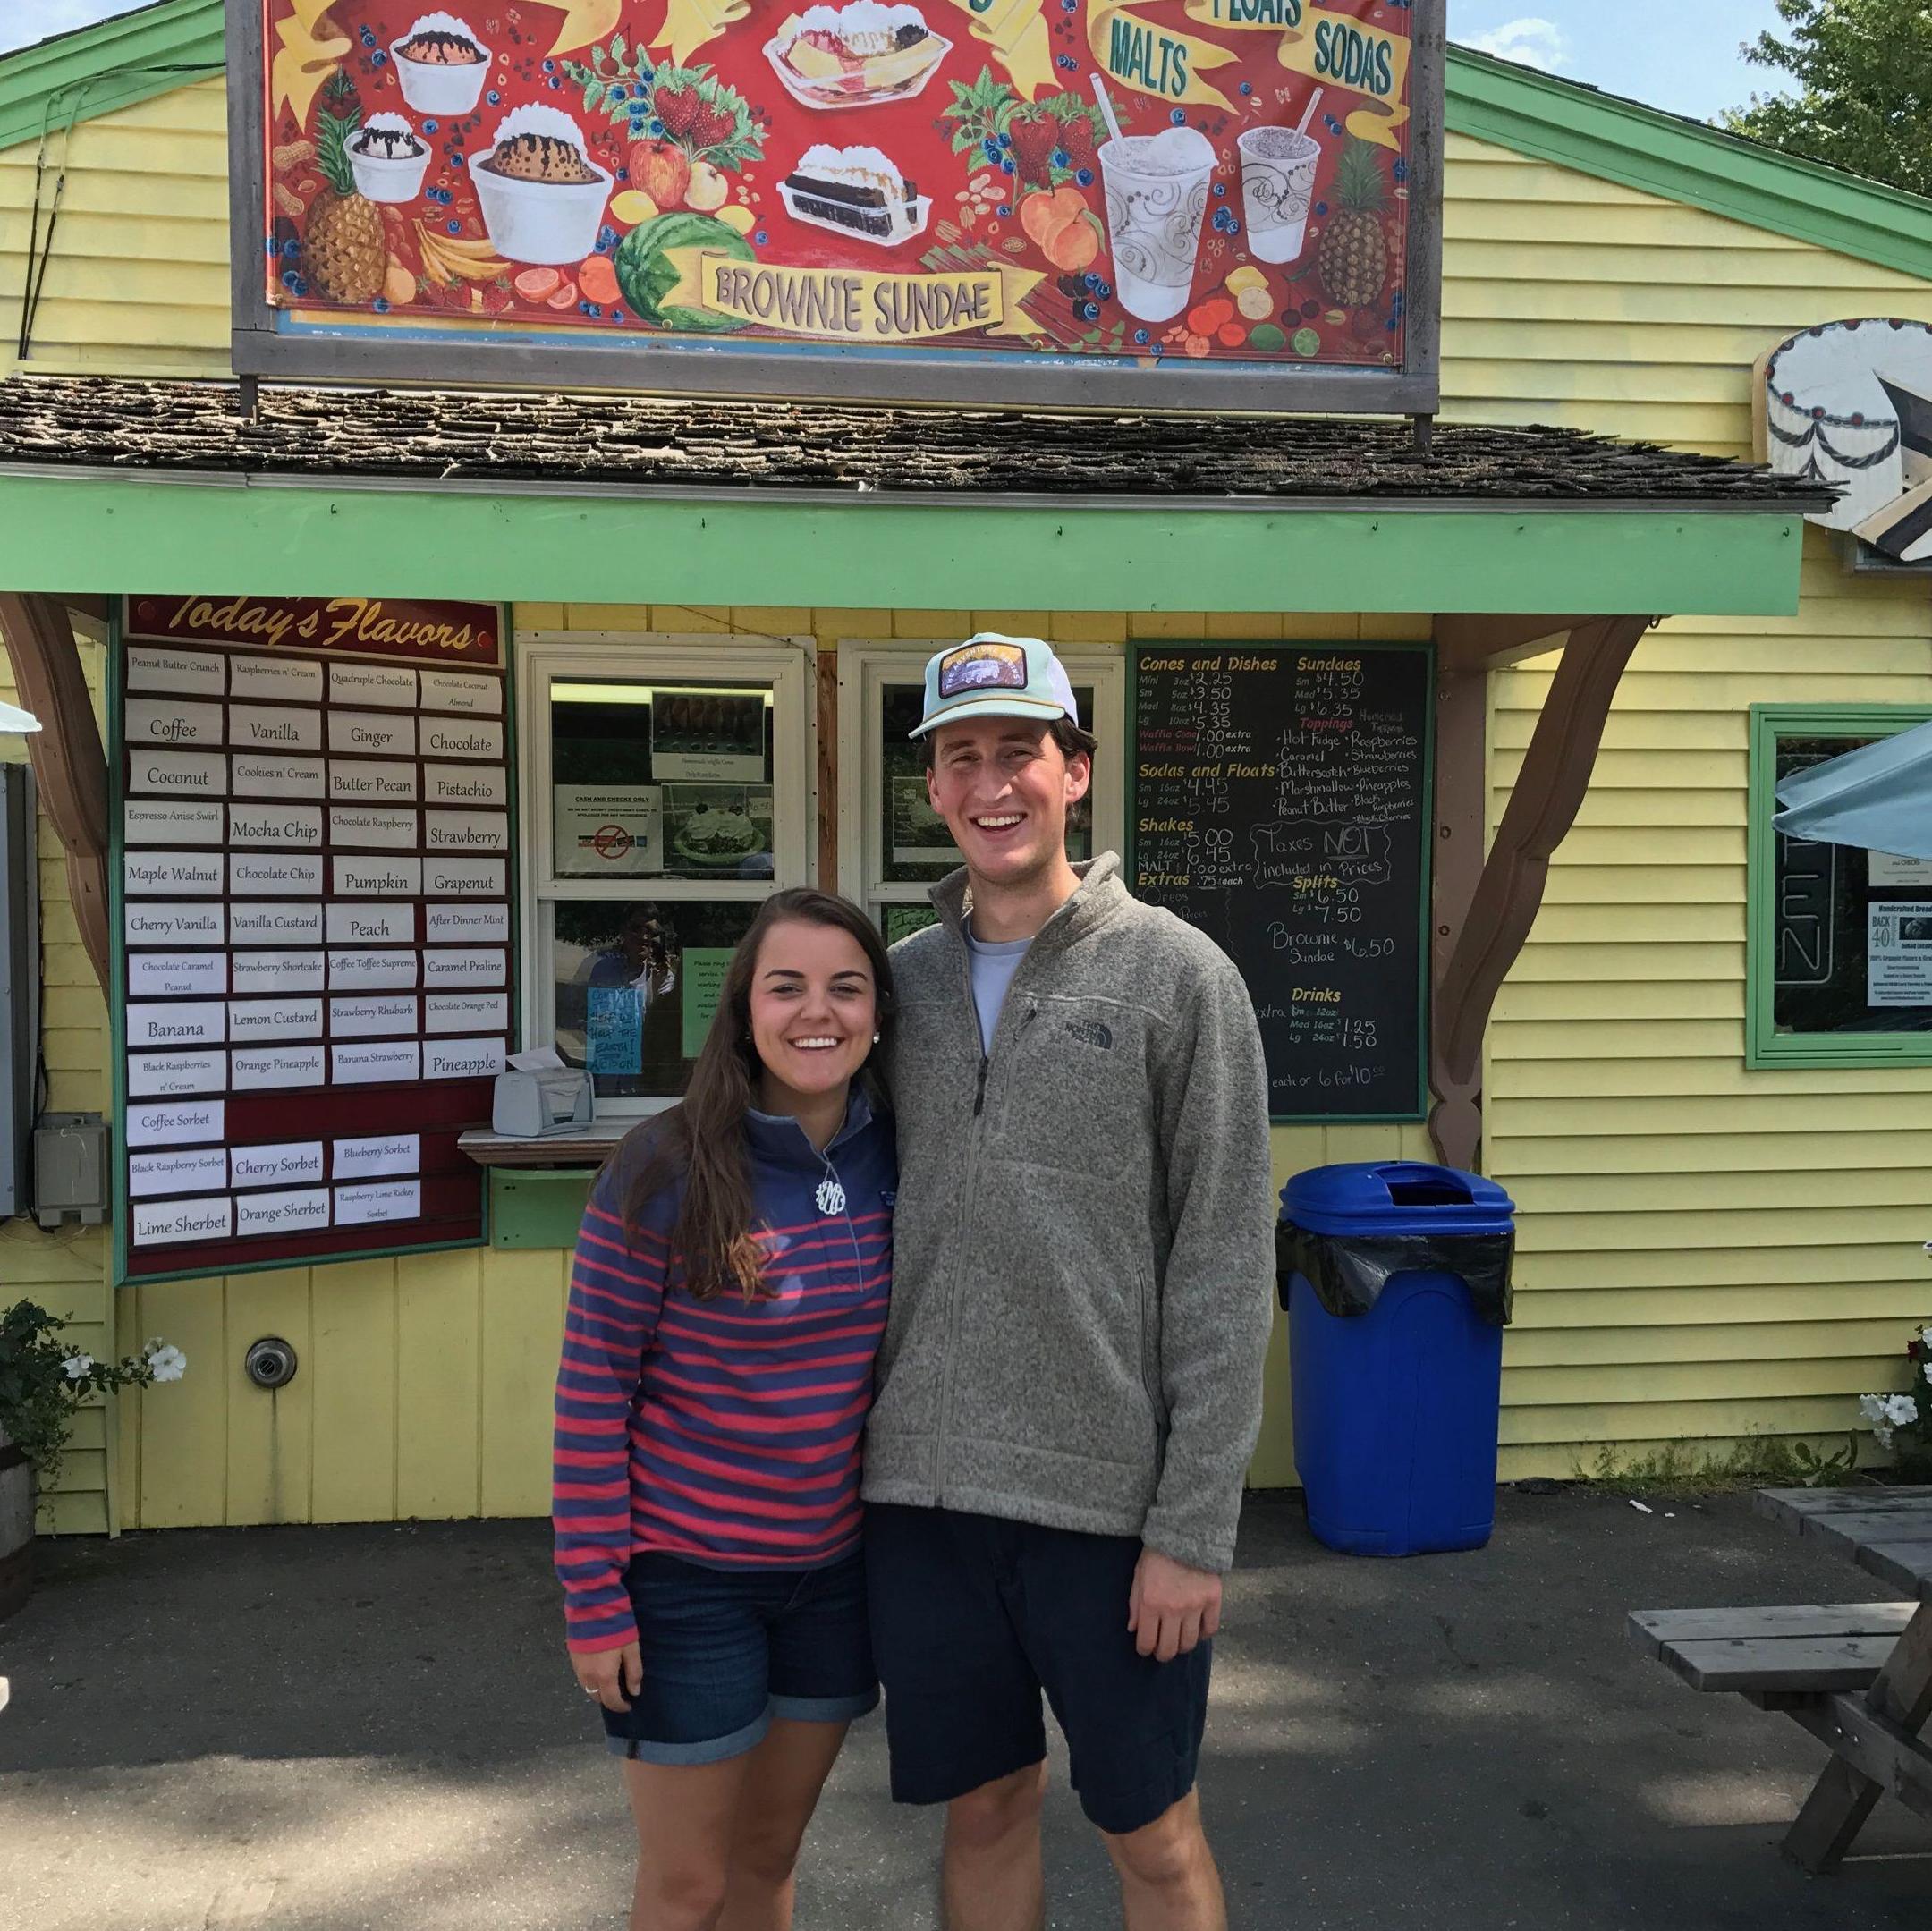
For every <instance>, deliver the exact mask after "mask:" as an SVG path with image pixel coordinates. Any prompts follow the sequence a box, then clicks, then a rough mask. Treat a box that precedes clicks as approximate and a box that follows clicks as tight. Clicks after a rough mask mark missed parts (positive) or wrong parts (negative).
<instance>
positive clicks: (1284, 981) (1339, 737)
mask: <svg viewBox="0 0 1932 1931" xmlns="http://www.w3.org/2000/svg"><path fill="white" fill-rule="evenodd" d="M1429 690H1430V685H1429V659H1428V653H1427V652H1426V651H1424V650H1419V649H1401V648H1381V649H1377V648H1372V647H1367V646H1363V647H1353V646H1351V647H1343V648H1308V647H1302V646H1292V647H1288V648H1279V649H1276V648H1267V647H1255V646H1245V645H1241V646H1231V645H1221V646H1177V645H1165V646H1160V647H1150V648H1146V649H1143V650H1141V651H1139V652H1137V653H1136V658H1135V664H1134V686H1133V703H1134V728H1133V787H1132V800H1133V802H1132V807H1131V814H1130V821H1131V834H1130V840H1129V850H1130V852H1131V857H1130V860H1129V872H1130V877H1131V881H1132V885H1133V888H1134V891H1135V893H1136V894H1138V895H1139V896H1140V897H1141V898H1144V899H1147V900H1148V901H1150V902H1152V903H1154V904H1157V905H1165V906H1166V907H1168V908H1169V910H1172V911H1174V912H1175V913H1177V914H1178V915H1179V916H1180V917H1181V918H1182V919H1186V920H1187V921H1188V923H1189V924H1190V925H1192V926H1196V927H1199V929H1200V930H1201V931H1203V932H1205V933H1207V934H1208V936H1209V937H1210V938H1212V939H1213V940H1214V941H1215V943H1216V944H1217V945H1219V946H1220V947H1221V948H1222V950H1223V951H1224V952H1225V953H1227V954H1228V956H1229V957H1230V958H1232V959H1233V961H1234V963H1235V964H1236V965H1237V966H1238V967H1239V968H1240V970H1241V976H1242V978H1244V979H1246V981H1247V983H1248V989H1249V992H1250V995H1252V997H1253V999H1254V1004H1255V1013H1256V1016H1257V1018H1258V1020H1259V1021H1260V1025H1261V1038H1262V1044H1263V1046H1264V1048H1265V1050H1266V1052H1267V1071H1268V1111H1269V1113H1270V1114H1272V1115H1273V1116H1274V1117H1275V1119H1277V1120H1297V1119H1355V1120H1361V1119H1385V1120H1386V1119H1417V1118H1419V1117H1420V1116H1421V1115H1422V1113H1423V1111H1424V1108H1425V1102H1426V1088H1425V1085H1424V1078H1425V1072H1426V1068H1425V1065H1424V1039H1423V1027H1422V999H1423V990H1424V987H1425V985H1426V979H1425V977H1424V971H1425V961H1426V959H1427V948H1426V929H1425V923H1424V921H1425V917H1426V892H1427V886H1428V869H1427V864H1428V861H1427V857H1426V850H1427V840H1426V828H1427V823H1428V809H1429V742H1428V734H1429V722H1430V716H1431V710H1430V702H1429Z"/></svg>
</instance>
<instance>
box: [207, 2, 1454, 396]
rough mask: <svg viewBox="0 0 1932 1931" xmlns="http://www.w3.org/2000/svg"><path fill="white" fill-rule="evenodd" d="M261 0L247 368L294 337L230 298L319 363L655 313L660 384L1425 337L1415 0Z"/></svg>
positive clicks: (1145, 367)
mask: <svg viewBox="0 0 1932 1931" xmlns="http://www.w3.org/2000/svg"><path fill="white" fill-rule="evenodd" d="M261 4H262V19H261V21H260V23H259V24H260V27H261V29H262V31H261V33H260V36H259V39H258V50H259V56H260V57H259V60H258V62H256V63H254V64H252V65H251V64H248V63H246V62H243V63H237V64H234V66H235V68H236V80H235V85H236V87H237V88H238V89H249V90H251V97H250V98H249V99H248V100H247V101H246V102H245V103H243V104H241V105H245V106H246V107H247V109H248V110H249V111H248V112H247V113H245V114H237V116H236V121H237V125H238V139H239V140H242V142H244V143H245V144H246V146H245V148H244V151H243V152H242V154H241V155H239V156H238V160H240V161H241V162H242V163H243V164H244V165H245V166H246V168H247V174H248V179H249V181H250V191H251V192H255V191H258V192H257V193H256V206H257V207H258V211H259V215H258V221H257V222H256V223H255V224H254V228H255V235H256V239H255V240H254V241H253V242H251V244H250V245H251V246H254V247H256V248H258V249H259V250H260V254H261V259H262V264H263V267H262V273H261V275H260V278H259V289H258V291H256V290H254V289H250V291H249V292H248V298H247V300H246V301H245V303H244V313H243V314H242V316H240V317H238V331H237V351H238V360H237V365H236V366H237V367H238V368H243V369H244V370H246V369H248V368H250V367H254V366H261V367H269V366H286V358H285V357H284V360H283V361H282V362H280V363H275V360H274V358H273V357H269V358H267V359H264V358H262V357H259V356H258V357H255V358H253V359H252V360H251V358H250V356H249V355H247V354H245V353H243V351H246V350H248V349H249V348H250V346H251V344H250V342H249V341H247V340H245V339H244V338H245V337H248V336H250V335H260V336H267V337H269V338H273V340H274V341H275V342H276V343H280V344H281V345H282V347H283V348H284V350H287V351H300V350H301V349H302V348H303V347H304V345H306V350H307V352H308V357H309V362H308V366H309V367H310V368H313V369H321V368H330V369H333V370H334V371H335V372H336V373H350V374H353V373H355V372H356V371H357V370H358V369H359V368H360V369H361V370H362V371H365V372H368V373H372V374H377V375H390V374H408V375H413V376H418V377H424V378H428V379H434V378H435V377H436V376H437V375H438V374H441V375H443V376H445V377H456V376H459V375H466V374H475V373H479V372H481V373H486V374H487V373H489V372H490V371H491V363H490V361H489V360H488V358H487V357H483V358H479V350H480V349H481V348H483V347H485V346H487V345H491V344H495V345H501V344H502V343H504V342H506V341H507V342H514V343H517V344H518V345H519V347H520V348H521V351H522V352H521V356H520V358H519V360H518V367H517V370H516V371H515V372H512V371H511V369H510V368H509V364H508V362H507V360H501V361H500V362H499V363H498V365H497V368H496V379H501V380H523V381H527V380H530V379H532V372H533V371H535V370H538V369H545V370H553V369H554V370H555V373H557V374H558V375H559V376H562V377H572V376H573V375H575V374H578V373H580V372H584V371H587V370H589V369H590V368H603V369H604V370H605V371H606V374H607V373H608V369H609V367H610V364H609V362H608V360H607V358H606V359H605V360H599V361H597V362H594V363H587V362H586V361H585V360H584V353H585V351H596V350H599V349H602V350H604V351H611V350H626V349H627V350H629V351H631V352H632V353H633V354H635V353H636V352H637V351H639V350H640V348H648V349H651V350H653V351H657V352H655V353H653V354H652V355H651V357H650V359H649V361H648V365H640V366H648V376H642V377H640V380H645V381H648V383H649V384H650V385H694V386H711V387H717V388H722V389H731V388H734V387H735V388H744V387H747V386H750V387H788V388H791V389H793V390H796V391H798V392H801V393H806V392H810V391H812V390H814V389H825V390H835V391H837V392H838V393H842V394H875V393H877V394H918V393H960V394H966V393H980V394H1002V393H1009V394H1021V393H1025V394H1039V395H1041V396H1043V397H1052V396H1054V395H1055V394H1058V395H1059V396H1061V397H1062V398H1063V399H1089V400H1099V399H1104V397H1105V394H1106V387H1105V382H1104V379H1103V378H1105V377H1108V376H1109V375H1111V376H1113V377H1116V378H1120V377H1126V378H1133V379H1132V380H1131V391H1130V393H1131V394H1133V395H1134V397H1135V399H1136V400H1137V401H1139V402H1148V401H1154V402H1159V401H1161V400H1170V401H1172V402H1174V403H1176V404H1192V403H1196V402H1200V401H1202V400H1203V399H1204V397H1203V394H1202V393H1201V391H1200V389H1199V387H1198V386H1196V385H1195V384H1196V383H1197V381H1198V378H1199V377H1202V376H1205V375H1212V374H1218V375H1221V376H1224V377H1225V376H1231V375H1233V374H1236V373H1239V374H1240V375H1241V376H1242V377H1244V379H1245V382H1246V384H1247V387H1246V388H1245V389H1244V390H1242V391H1241V392H1240V393H1241V394H1242V397H1243V400H1245V401H1246V402H1249V403H1250V404H1251V405H1252V406H1257V407H1263V408H1265V407H1267V406H1270V403H1271V402H1273V401H1274V400H1275V399H1276V397H1277V395H1278V394H1282V393H1285V392H1282V391H1281V388H1280V380H1279V378H1281V377H1284V376H1286V375H1292V373H1294V372H1296V371H1301V372H1302V373H1303V374H1304V375H1305V374H1306V373H1308V372H1309V371H1325V372H1330V373H1333V372H1336V371H1340V372H1344V373H1348V374H1352V376H1353V377H1356V378H1358V381H1357V383H1356V385H1354V387H1353V389H1352V391H1351V392H1350V393H1353V394H1357V395H1358V396H1359V398H1360V399H1361V400H1364V401H1367V400H1369V394H1370V392H1369V388H1367V387H1365V386H1363V383H1364V382H1367V381H1375V382H1376V385H1377V387H1381V388H1387V389H1388V390H1389V393H1390V394H1396V393H1397V392H1396V389H1395V387H1394V386H1393V385H1398V384H1400V383H1402V380H1403V379H1404V378H1414V377H1418V376H1419V375H1423V374H1426V375H1428V376H1429V377H1431V378H1432V377H1433V369H1432V368H1429V369H1428V370H1424V369H1423V368H1421V364H1422V362H1423V361H1424V360H1427V361H1428V362H1430V363H1432V362H1433V352H1434V338H1433V328H1432V327H1429V328H1424V329H1421V330H1416V329H1415V328H1413V326H1412V320H1413V318H1414V315H1415V312H1416V307H1415V305H1416V303H1417V301H1420V302H1421V305H1422V309H1423V310H1424V312H1425V313H1429V312H1431V311H1432V309H1433V302H1434V287H1433V274H1434V267H1433V264H1434V253H1433V249H1432V248H1419V249H1416V248H1411V241H1412V240H1414V239H1417V238H1418V237H1420V236H1423V235H1425V234H1432V233H1433V223H1434V219H1435V210H1434V207H1433V205H1432V203H1433V198H1434V190H1433V182H1434V178H1435V165H1434V154H1433V147H1434V140H1435V136H1434V132H1433V128H1434V122H1433V117H1428V116H1426V117H1424V119H1423V120H1421V121H1419V119H1418V113H1417V106H1418V103H1419V101H1422V100H1425V99H1426V98H1428V84H1429V83H1430V82H1431V81H1432V80H1433V79H1434V78H1435V75H1434V70H1435V68H1436V65H1437V64H1438V62H1437V55H1438V54H1439V40H1440V30H1439V13H1440V0H517V4H506V0H453V11H444V10H441V9H438V10H435V11H425V10H424V8H423V5H422V0H261ZM1418 14H1420V15H1421V16H1422V19H1423V21H1424V22H1426V23H1433V24H1432V25H1431V26H1430V29H1429V31H1428V32H1427V33H1425V32H1423V31H1422V30H1420V29H1419V27H1418V24H1417V16H1418ZM1412 231H1413V233H1412ZM237 232H238V233H243V232H246V231H244V230H242V229H241V228H240V227H239V226H238V230H237ZM244 279H245V278H244ZM1419 284H1428V285H1426V286H1423V285H1419ZM346 343H353V344H354V351H353V352H351V351H348V350H347V349H346V347H345V344H346ZM326 344H329V345H333V355H332V356H331V354H330V353H329V352H327V351H326V350H325V345H326ZM257 346H258V345H257ZM666 347H669V348H671V349H673V350H674V351H677V350H684V351H690V350H691V349H694V348H695V349H701V350H703V351H705V353H703V354H702V355H699V356H693V355H691V353H689V352H686V353H683V354H677V353H673V354H670V355H666V354H665V353H663V352H662V351H663V350H664V349H665V348H666ZM720 351H725V352H722V353H721V352H720ZM533 353H534V360H533ZM855 363H856V364H857V365H858V366H857V367H856V368H855V367H854V364H855ZM1026 368H1031V369H1032V370H1033V372H1034V376H1035V377H1036V378H1037V379H1036V380H1035V381H1034V382H1032V383H1031V384H1030V385H1025V384H1022V385H1020V387H1019V388H1018V389H1016V388H1015V386H1014V384H1013V380H1011V379H1010V378H1012V377H1014V375H1015V373H1016V371H1021V370H1024V369H1026ZM936 369H937V370H938V371H940V373H939V374H937V375H936V374H935V370H936ZM861 370H862V371H863V373H862V374H861V373H860V371H861ZM948 370H950V372H951V377H952V385H951V387H950V389H949V388H948V386H947V375H946V371H948ZM973 370H978V371H979V377H980V380H979V383H978V384H977V385H975V384H974V383H973V382H972V381H971V380H970V379H969V377H970V372H971V371H973ZM922 371H923V373H921V372H922ZM1269 376H1273V377H1275V378H1276V380H1275V382H1274V383H1273V384H1264V385H1260V386H1256V378H1257V377H1269ZM935 383H936V384H937V385H938V386H937V387H934V386H932V385H934V384H935ZM1223 393H1226V394H1232V393H1235V392H1234V391H1233V390H1231V389H1228V388H1227V387H1226V386H1225V385H1224V389H1223ZM1300 393H1301V394H1303V395H1314V394H1320V395H1321V396H1322V397H1323V399H1324V402H1338V401H1339V399H1340V393H1339V392H1338V391H1336V390H1335V388H1334V387H1333V386H1331V387H1329V388H1327V389H1323V390H1319V391H1317V390H1311V389H1307V388H1305V387H1304V388H1303V389H1302V390H1301V392H1300ZM1403 393H1406V394H1409V395H1410V397H1411V401H1412V402H1414V403H1415V404H1416V406H1424V405H1425V403H1426V404H1428V405H1429V406H1432V404H1433V391H1432V389H1431V392H1430V394H1429V395H1428V396H1427V397H1426V398H1425V397H1424V396H1423V395H1422V394H1421V392H1420V391H1419V389H1417V388H1416V387H1415V385H1414V382H1413V380H1411V382H1410V385H1409V388H1408V389H1407V391H1405V392H1403ZM1288 406H1303V404H1301V403H1299V402H1291V403H1290V404H1289V405H1288Z"/></svg>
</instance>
